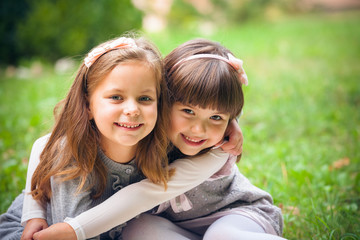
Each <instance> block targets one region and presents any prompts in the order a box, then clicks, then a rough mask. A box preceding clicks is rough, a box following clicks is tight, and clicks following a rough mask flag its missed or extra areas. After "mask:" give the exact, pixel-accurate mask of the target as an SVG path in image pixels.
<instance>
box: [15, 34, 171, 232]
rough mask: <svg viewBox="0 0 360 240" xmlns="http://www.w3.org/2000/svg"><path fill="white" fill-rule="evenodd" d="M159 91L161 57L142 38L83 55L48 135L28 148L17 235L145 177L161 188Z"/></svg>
mask: <svg viewBox="0 0 360 240" xmlns="http://www.w3.org/2000/svg"><path fill="white" fill-rule="evenodd" d="M164 86H165V85H164V79H163V66H162V59H161V55H160V54H159V52H158V50H157V49H156V47H155V46H154V45H153V44H151V43H150V42H149V41H147V40H145V39H144V38H128V37H121V38H118V39H113V40H109V41H107V42H105V43H103V44H100V45H99V46H97V47H96V48H94V49H93V50H92V51H91V52H90V53H89V54H88V56H87V57H86V58H85V60H84V62H83V63H82V64H81V66H80V68H79V70H78V73H77V76H76V77H75V80H74V82H73V84H72V86H71V88H70V90H69V92H68V94H67V97H66V98H65V99H64V100H63V101H62V102H61V103H60V104H59V105H58V106H57V108H56V121H55V125H54V128H53V130H52V132H51V134H49V135H47V136H45V137H42V138H40V139H38V140H37V141H36V142H35V143H34V146H33V150H32V154H33V155H34V154H37V153H39V152H41V155H40V161H39V162H38V163H33V162H30V163H29V172H28V178H30V177H31V176H32V178H31V180H30V179H27V185H26V189H25V193H26V195H25V201H24V208H23V215H22V223H23V224H25V223H26V227H25V230H24V234H23V237H24V238H26V236H27V235H28V234H29V235H31V236H32V234H33V233H34V232H36V231H39V230H41V229H43V228H46V227H47V225H51V224H53V223H56V222H61V221H63V220H64V218H65V217H74V216H76V215H78V214H80V213H81V212H83V211H85V210H86V209H88V208H90V207H91V206H94V205H97V204H99V203H101V202H102V201H104V200H105V199H107V198H108V197H109V196H111V195H112V194H113V193H114V192H116V191H117V190H119V189H121V188H122V187H124V186H126V185H129V184H131V183H134V182H138V181H140V180H142V179H144V178H145V177H146V178H148V179H149V180H150V181H152V182H154V183H159V184H163V185H164V186H165V187H166V182H167V180H168V178H169V173H168V170H167V163H168V161H167V155H166V154H167V152H166V149H167V137H166V132H165V124H166V123H167V114H166V113H167V99H166V95H165V94H166V92H165V87H164ZM31 159H34V158H31ZM36 165H37V167H36V169H35V170H34V169H33V168H34V166H36ZM32 171H34V172H32ZM30 183H31V184H30ZM40 203H41V204H40ZM43 209H47V211H44V210H43ZM46 212H48V215H46ZM49 215H50V217H49ZM45 219H47V221H46V220H45ZM112 234H114V233H112Z"/></svg>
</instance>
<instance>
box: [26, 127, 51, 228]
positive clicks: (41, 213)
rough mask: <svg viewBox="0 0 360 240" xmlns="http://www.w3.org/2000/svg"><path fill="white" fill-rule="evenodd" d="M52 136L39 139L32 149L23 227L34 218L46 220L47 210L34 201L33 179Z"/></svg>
mask: <svg viewBox="0 0 360 240" xmlns="http://www.w3.org/2000/svg"><path fill="white" fill-rule="evenodd" d="M49 136H50V134H48V135H46V136H43V137H41V138H39V139H37V140H36V141H35V143H34V145H33V147H32V149H31V154H30V159H29V164H28V171H27V176H26V185H25V196H24V203H23V209H22V216H21V225H23V226H25V225H26V222H27V221H28V220H30V219H32V218H43V219H46V208H45V206H43V205H42V204H41V203H40V202H38V201H36V200H34V199H33V197H32V196H31V194H29V193H30V192H31V179H32V176H33V174H34V171H35V169H36V168H37V166H38V165H39V162H40V154H41V152H42V151H43V149H44V148H45V145H46V143H47V141H48V139H49Z"/></svg>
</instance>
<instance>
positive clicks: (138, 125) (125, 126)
mask: <svg viewBox="0 0 360 240" xmlns="http://www.w3.org/2000/svg"><path fill="white" fill-rule="evenodd" d="M115 125H117V126H119V127H123V128H128V129H133V128H138V127H140V126H141V125H142V124H140V123H139V124H125V123H115Z"/></svg>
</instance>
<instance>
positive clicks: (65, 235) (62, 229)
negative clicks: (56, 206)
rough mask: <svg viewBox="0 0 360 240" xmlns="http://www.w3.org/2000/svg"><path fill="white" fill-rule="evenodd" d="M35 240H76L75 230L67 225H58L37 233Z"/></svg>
mask: <svg viewBox="0 0 360 240" xmlns="http://www.w3.org/2000/svg"><path fill="white" fill-rule="evenodd" d="M33 239H34V240H46V239H48V240H60V239H61V240H76V239H77V237H76V233H75V231H74V229H73V228H72V227H71V226H70V225H69V224H67V223H56V224H54V225H51V226H50V227H48V228H46V229H44V230H42V231H40V232H37V233H35V234H34V236H33Z"/></svg>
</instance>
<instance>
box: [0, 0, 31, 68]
mask: <svg viewBox="0 0 360 240" xmlns="http://www.w3.org/2000/svg"><path fill="white" fill-rule="evenodd" d="M28 10H29V6H28V4H27V1H26V0H17V1H13V0H1V1H0V36H1V38H0V46H1V51H0V64H3V63H8V64H14V63H15V62H16V60H17V59H18V58H19V57H20V55H21V52H20V50H19V48H18V47H17V46H18V39H17V37H16V33H17V32H16V25H17V23H18V22H19V21H22V20H23V19H24V18H25V17H26V14H27V12H28Z"/></svg>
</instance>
